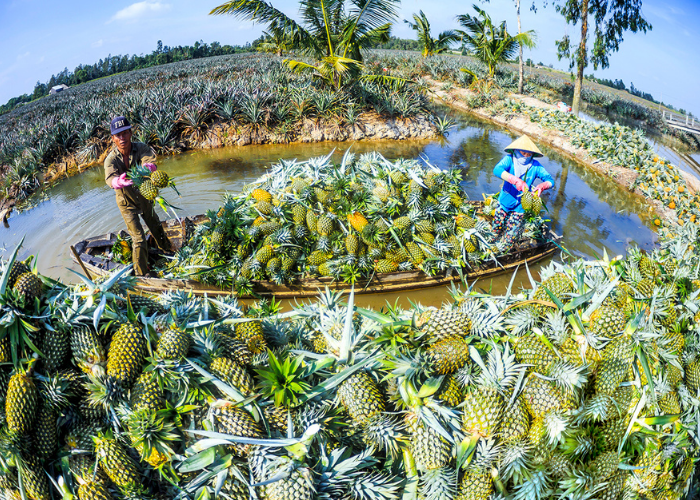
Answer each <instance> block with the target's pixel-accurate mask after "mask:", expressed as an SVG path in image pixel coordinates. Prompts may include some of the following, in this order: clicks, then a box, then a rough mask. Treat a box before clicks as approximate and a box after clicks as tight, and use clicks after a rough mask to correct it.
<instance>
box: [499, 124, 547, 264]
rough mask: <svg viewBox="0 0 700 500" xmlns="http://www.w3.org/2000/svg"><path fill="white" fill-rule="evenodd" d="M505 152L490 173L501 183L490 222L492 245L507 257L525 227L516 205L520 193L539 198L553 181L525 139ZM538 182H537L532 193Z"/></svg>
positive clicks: (518, 201)
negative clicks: (533, 193) (530, 193)
mask: <svg viewBox="0 0 700 500" xmlns="http://www.w3.org/2000/svg"><path fill="white" fill-rule="evenodd" d="M505 151H506V153H508V154H507V155H506V156H504V157H503V159H502V160H501V161H499V162H498V164H497V165H496V167H495V168H494V169H493V173H494V174H495V175H497V176H498V177H500V178H501V179H503V180H504V181H505V182H504V183H503V188H502V189H501V194H500V196H499V197H498V208H497V209H496V214H495V216H494V218H493V233H494V239H493V243H496V244H497V246H498V249H499V250H500V251H501V252H503V253H508V252H509V251H510V250H512V248H513V246H514V245H515V244H516V243H517V242H518V241H519V240H520V237H521V235H522V232H523V226H524V225H525V210H524V209H523V205H522V203H521V202H520V198H521V197H522V193H524V192H525V191H530V190H532V191H533V192H535V193H537V196H542V193H543V192H544V191H546V190H547V189H550V188H551V187H552V186H553V185H554V179H553V178H552V176H551V175H549V172H547V171H546V170H545V168H544V167H543V166H542V165H541V164H540V162H539V161H537V160H536V159H535V158H541V157H543V156H544V155H543V154H542V153H541V152H540V150H539V149H538V148H537V146H535V144H534V143H533V142H532V140H531V139H530V138H529V137H528V136H526V135H523V136H522V137H520V138H518V139H516V140H515V141H513V142H512V143H511V144H510V145H509V146H508V147H506V149H505ZM538 179H539V180H540V181H541V182H540V183H539V184H538V185H537V186H536V187H535V189H534V190H533V189H532V187H533V185H534V183H535V181H537V180H538Z"/></svg>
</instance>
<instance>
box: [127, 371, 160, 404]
mask: <svg viewBox="0 0 700 500" xmlns="http://www.w3.org/2000/svg"><path fill="white" fill-rule="evenodd" d="M130 403H131V408H132V410H133V411H139V410H152V411H157V410H160V409H161V408H162V407H163V389H162V388H161V386H160V384H159V382H158V377H157V375H156V374H155V373H154V372H152V371H151V372H144V373H142V374H141V375H139V378H138V379H136V382H135V383H134V386H133V387H132V388H131V394H130Z"/></svg>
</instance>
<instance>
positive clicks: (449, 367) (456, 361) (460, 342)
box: [426, 336, 469, 375]
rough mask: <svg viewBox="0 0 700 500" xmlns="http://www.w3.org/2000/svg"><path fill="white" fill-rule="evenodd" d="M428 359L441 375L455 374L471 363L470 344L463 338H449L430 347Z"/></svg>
mask: <svg viewBox="0 0 700 500" xmlns="http://www.w3.org/2000/svg"><path fill="white" fill-rule="evenodd" d="M426 359H427V360H428V363H429V365H430V367H431V368H432V369H433V370H434V371H435V372H436V373H438V374H440V375H445V374H448V373H455V372H456V371H457V370H459V369H460V368H462V367H463V366H464V365H465V364H466V363H467V362H468V361H469V343H468V342H467V341H466V340H464V338H462V337H458V336H454V337H447V338H445V339H443V340H439V341H438V342H435V343H434V344H432V345H431V346H430V347H428V349H427V350H426Z"/></svg>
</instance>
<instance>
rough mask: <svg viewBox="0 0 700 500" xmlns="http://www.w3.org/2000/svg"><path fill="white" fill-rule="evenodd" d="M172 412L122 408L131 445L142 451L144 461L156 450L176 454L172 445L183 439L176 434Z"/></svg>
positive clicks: (168, 410) (170, 410) (122, 415)
mask: <svg viewBox="0 0 700 500" xmlns="http://www.w3.org/2000/svg"><path fill="white" fill-rule="evenodd" d="M172 412H173V410H172V409H163V410H158V411H153V410H147V409H143V410H138V411H131V410H130V409H129V408H126V407H121V408H120V410H119V414H120V416H121V417H122V422H123V423H124V424H126V427H127V429H128V435H129V438H130V440H131V445H132V446H133V447H134V448H136V449H140V452H141V458H142V459H144V460H145V459H147V458H148V457H149V456H150V455H151V453H152V451H153V450H154V449H155V450H157V451H158V452H159V453H162V454H166V455H172V454H173V453H174V452H173V449H172V447H171V446H170V443H173V442H175V441H177V440H179V439H181V436H180V434H179V433H178V432H176V431H177V427H176V425H175V422H174V420H173V419H172V415H171V413H172Z"/></svg>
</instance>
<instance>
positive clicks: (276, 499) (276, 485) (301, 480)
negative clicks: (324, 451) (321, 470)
mask: <svg viewBox="0 0 700 500" xmlns="http://www.w3.org/2000/svg"><path fill="white" fill-rule="evenodd" d="M286 466H287V460H284V461H281V463H280V464H279V465H278V467H280V468H282V467H286ZM265 498H266V499H267V500H313V499H314V498H316V489H315V487H314V479H313V472H312V471H311V469H309V468H308V467H302V466H296V467H294V468H293V469H292V471H291V473H290V474H289V476H288V477H285V478H283V479H280V480H278V481H275V482H273V483H270V484H268V485H267V486H266V487H265Z"/></svg>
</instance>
